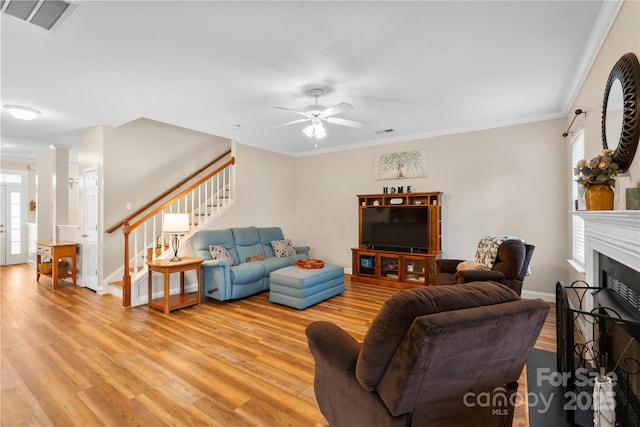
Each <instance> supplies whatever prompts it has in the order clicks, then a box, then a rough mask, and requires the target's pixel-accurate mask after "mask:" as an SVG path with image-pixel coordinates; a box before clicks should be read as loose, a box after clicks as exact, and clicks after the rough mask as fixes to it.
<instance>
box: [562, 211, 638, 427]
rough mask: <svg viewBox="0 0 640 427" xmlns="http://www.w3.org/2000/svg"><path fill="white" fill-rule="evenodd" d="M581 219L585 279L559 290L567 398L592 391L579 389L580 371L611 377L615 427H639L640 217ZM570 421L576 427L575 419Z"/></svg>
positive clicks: (588, 215)
mask: <svg viewBox="0 0 640 427" xmlns="http://www.w3.org/2000/svg"><path fill="white" fill-rule="evenodd" d="M577 214H578V215H580V216H581V217H582V218H583V219H584V220H585V231H586V236H585V237H586V253H585V255H586V257H585V258H586V265H585V276H586V277H585V281H578V282H574V283H572V284H571V285H570V286H564V284H563V283H562V282H558V284H557V286H556V304H557V305H556V310H557V345H558V348H557V350H558V352H557V357H558V370H559V371H560V372H563V373H565V374H569V375H568V377H567V378H568V381H567V382H566V384H565V389H566V390H565V391H566V392H568V393H569V395H572V394H573V395H576V394H580V393H590V392H591V391H592V390H593V384H590V386H589V387H586V388H585V387H583V388H582V389H581V388H580V386H581V385H580V384H579V381H578V383H577V382H576V380H575V378H576V377H577V376H578V375H576V373H577V372H579V371H576V370H577V369H578V370H579V369H586V370H588V371H589V372H590V373H592V374H593V375H597V374H613V377H614V379H615V383H616V386H615V393H616V398H615V399H616V401H615V402H616V421H617V423H618V424H617V425H620V426H623V427H640V211H606V212H605V211H602V212H580V213H577ZM583 396H584V394H583ZM583 409H585V408H583ZM590 410H591V408H588V409H587V412H590ZM583 415H584V414H583ZM567 416H568V419H569V421H570V422H571V423H572V425H573V423H575V421H576V414H575V413H574V412H569V413H568V414H567ZM580 418H582V419H584V418H586V417H584V416H581V417H580Z"/></svg>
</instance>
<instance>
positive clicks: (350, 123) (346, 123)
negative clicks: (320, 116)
mask: <svg viewBox="0 0 640 427" xmlns="http://www.w3.org/2000/svg"><path fill="white" fill-rule="evenodd" d="M325 120H326V121H327V122H329V123H333V124H334V125H341V126H348V127H350V128H363V127H365V126H366V125H367V124H366V123H365V122H359V121H357V120H347V119H341V118H339V117H329V118H327V119H325Z"/></svg>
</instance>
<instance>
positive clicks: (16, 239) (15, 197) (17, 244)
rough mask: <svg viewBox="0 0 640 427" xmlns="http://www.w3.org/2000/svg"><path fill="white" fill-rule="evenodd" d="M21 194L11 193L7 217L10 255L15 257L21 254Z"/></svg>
mask: <svg viewBox="0 0 640 427" xmlns="http://www.w3.org/2000/svg"><path fill="white" fill-rule="evenodd" d="M21 199H22V197H21V194H20V192H18V191H12V192H11V194H10V197H9V200H10V201H9V203H10V204H11V209H10V211H11V214H10V216H9V224H7V225H8V227H7V228H8V229H9V231H10V232H9V235H10V236H11V255H17V254H20V253H21V252H22V232H21V230H22V224H21V222H20V219H21V215H20V213H21V207H22V204H21Z"/></svg>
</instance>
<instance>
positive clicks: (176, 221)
mask: <svg viewBox="0 0 640 427" xmlns="http://www.w3.org/2000/svg"><path fill="white" fill-rule="evenodd" d="M162 230H163V231H164V232H165V233H170V234H180V233H188V232H189V214H186V213H185V214H180V213H167V214H164V225H163V227H162Z"/></svg>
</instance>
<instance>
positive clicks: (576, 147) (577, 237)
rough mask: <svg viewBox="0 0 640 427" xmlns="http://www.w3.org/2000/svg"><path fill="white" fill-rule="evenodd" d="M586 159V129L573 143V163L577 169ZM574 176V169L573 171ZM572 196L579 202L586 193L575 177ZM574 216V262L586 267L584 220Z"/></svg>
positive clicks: (573, 177)
mask: <svg viewBox="0 0 640 427" xmlns="http://www.w3.org/2000/svg"><path fill="white" fill-rule="evenodd" d="M582 159H584V129H580V130H579V131H578V132H577V133H576V136H575V137H574V138H573V140H572V141H571V162H572V163H573V167H575V165H576V163H578V160H582ZM571 173H572V174H573V169H571ZM571 183H572V186H571V194H572V196H573V197H572V199H573V200H578V198H579V197H584V193H583V194H580V190H581V188H580V187H582V185H581V184H578V183H577V182H575V176H573V175H572V178H571ZM572 216H573V260H574V261H575V262H577V263H578V264H580V265H582V266H584V251H585V248H584V246H585V241H584V220H583V219H582V218H580V217H579V216H576V215H572Z"/></svg>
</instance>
